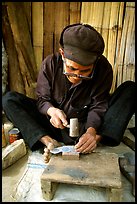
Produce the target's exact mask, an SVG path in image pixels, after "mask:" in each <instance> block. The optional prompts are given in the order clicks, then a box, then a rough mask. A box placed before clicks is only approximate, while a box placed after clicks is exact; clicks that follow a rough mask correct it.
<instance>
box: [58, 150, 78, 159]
mask: <svg viewBox="0 0 137 204" xmlns="http://www.w3.org/2000/svg"><path fill="white" fill-rule="evenodd" d="M62 158H63V159H64V160H79V153H78V152H62Z"/></svg>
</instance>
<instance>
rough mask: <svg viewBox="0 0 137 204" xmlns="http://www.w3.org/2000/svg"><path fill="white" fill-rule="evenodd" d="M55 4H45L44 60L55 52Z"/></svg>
mask: <svg viewBox="0 0 137 204" xmlns="http://www.w3.org/2000/svg"><path fill="white" fill-rule="evenodd" d="M54 23H55V2H44V17H43V49H44V50H43V52H44V53H43V58H46V56H48V55H49V54H51V53H53V52H54V44H53V43H54Z"/></svg>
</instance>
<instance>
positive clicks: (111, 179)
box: [41, 152, 122, 202]
mask: <svg viewBox="0 0 137 204" xmlns="http://www.w3.org/2000/svg"><path fill="white" fill-rule="evenodd" d="M59 183H66V184H77V185H88V186H91V187H104V188H106V190H107V195H108V201H109V202H120V201H121V187H122V186H121V185H122V183H121V174H120V169H119V164H118V155H117V154H115V153H96V152H95V153H91V154H87V155H80V159H79V160H63V159H62V156H61V155H59V154H58V155H52V157H51V160H50V161H49V164H48V166H47V168H46V169H45V170H44V172H43V173H42V175H41V189H42V195H43V198H44V199H45V200H52V199H53V197H54V194H55V192H56V188H57V185H58V184H59Z"/></svg>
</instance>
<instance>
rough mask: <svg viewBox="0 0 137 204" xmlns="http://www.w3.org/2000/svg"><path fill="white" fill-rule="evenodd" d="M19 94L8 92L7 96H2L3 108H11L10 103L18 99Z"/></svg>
mask: <svg viewBox="0 0 137 204" xmlns="http://www.w3.org/2000/svg"><path fill="white" fill-rule="evenodd" d="M16 95H17V92H15V91H8V92H7V93H6V94H5V95H3V96H2V106H3V109H5V108H6V107H7V106H9V102H10V101H13V100H15V99H16V98H17V97H16Z"/></svg>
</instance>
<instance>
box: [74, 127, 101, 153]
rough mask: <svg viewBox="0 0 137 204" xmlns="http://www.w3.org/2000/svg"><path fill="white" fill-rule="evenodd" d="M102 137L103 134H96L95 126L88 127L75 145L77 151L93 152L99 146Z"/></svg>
mask: <svg viewBox="0 0 137 204" xmlns="http://www.w3.org/2000/svg"><path fill="white" fill-rule="evenodd" d="M100 138H101V136H99V135H96V131H95V129H94V128H88V129H87V131H86V133H85V134H83V135H82V136H81V137H80V139H79V142H78V143H77V144H76V145H75V148H76V151H77V152H80V153H84V154H87V153H91V152H92V151H93V150H94V149H95V148H96V147H97V143H98V141H99V140H100Z"/></svg>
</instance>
